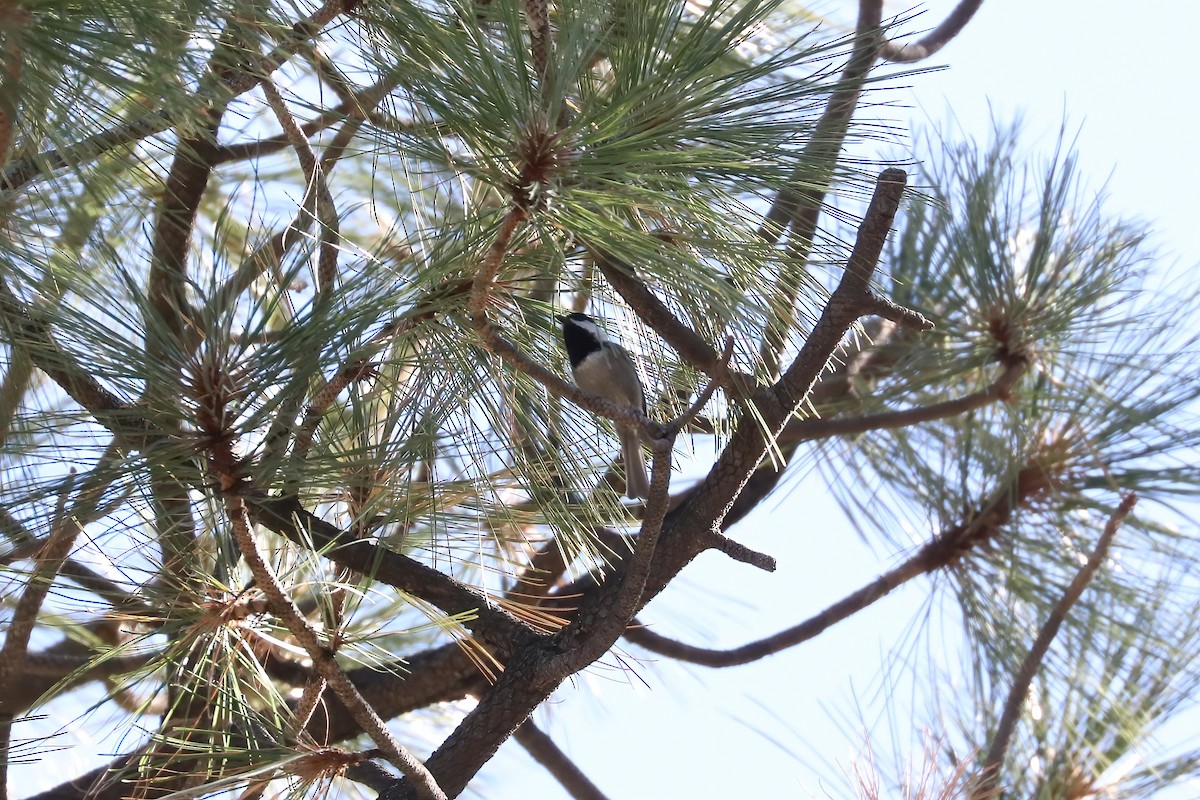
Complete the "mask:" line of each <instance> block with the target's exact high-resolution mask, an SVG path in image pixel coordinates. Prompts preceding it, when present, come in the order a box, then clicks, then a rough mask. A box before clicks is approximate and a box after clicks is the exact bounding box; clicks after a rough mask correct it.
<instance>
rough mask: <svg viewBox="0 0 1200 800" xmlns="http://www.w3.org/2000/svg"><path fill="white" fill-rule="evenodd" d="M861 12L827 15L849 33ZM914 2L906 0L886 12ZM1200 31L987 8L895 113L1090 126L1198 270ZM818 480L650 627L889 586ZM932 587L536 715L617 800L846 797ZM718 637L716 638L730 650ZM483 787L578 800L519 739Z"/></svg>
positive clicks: (686, 585)
mask: <svg viewBox="0 0 1200 800" xmlns="http://www.w3.org/2000/svg"><path fill="white" fill-rule="evenodd" d="M953 5H954V3H952V2H949V0H935V1H934V2H930V3H928V4H926V5H925V6H924V7H925V8H926V9H927V11H926V13H925V14H923V15H922V16H920V17H918V18H917V20H915V22H914V23H913V24H912V25H910V29H913V30H917V29H920V28H922V27H925V28H928V27H932V26H933V25H936V24H937V22H939V21H940V20H941V19H942V18H943V17H944V15H945V13H946V11H947V10H949V9H950V8H951V7H953ZM855 7H856V6H855V4H853V3H848V2H842V3H841V4H840V5H834V4H827V5H826V6H825V8H826V10H827V11H828V13H829V14H830V15H831V16H833V17H835V18H841V19H849V20H852V19H853V11H854V8H855ZM913 8H914V4H913V3H909V2H901V3H897V2H889V3H888V4H887V13H888V14H902V13H904V12H907V11H909V10H910V9H913ZM1197 30H1200V5H1198V4H1193V3H1190V2H1179V0H1150V1H1149V2H1143V3H1136V4H1135V3H1118V2H1109V1H1105V0H1102V1H1100V2H1083V0H984V4H983V8H982V9H981V10H980V12H979V14H977V16H976V18H975V19H974V20H972V22H971V24H970V25H969V26H968V27H967V29H966V30H965V31H964V32H963V34H962V35H961V36H960V37H959V38H958V39H956V40H955V41H954V42H952V43H951V44H950V45H949V46H947V47H946V48H945V49H944V50H942V51H941V52H940V53H938V54H937V55H936V56H935V57H934V58H933V59H931V60H930V62H928V63H930V64H939V65H947V66H948V67H949V69H946V70H943V71H941V72H937V73H933V74H925V75H919V76H914V77H911V78H908V79H906V80H905V81H904V83H906V84H910V85H911V87H912V88H911V89H907V90H904V91H902V92H900V93H898V96H897V97H896V98H895V99H896V100H899V101H901V102H905V103H908V104H910V105H911V108H909V109H907V110H902V109H898V110H897V111H896V114H897V117H898V118H900V119H901V120H902V121H903V122H905V123H907V124H910V125H914V126H918V127H919V126H928V125H930V124H941V123H945V122H946V120H948V119H949V118H951V116H953V118H954V119H955V120H956V127H957V128H958V129H960V131H961V134H962V135H966V136H970V137H973V138H977V139H980V140H986V138H987V136H988V134H989V132H990V130H991V128H992V119H993V118H994V119H997V120H999V121H1002V122H1005V121H1008V120H1011V119H1012V118H1013V117H1014V115H1016V114H1017V113H1021V114H1022V115H1023V117H1024V120H1025V123H1026V124H1025V130H1026V134H1027V135H1026V138H1025V139H1024V141H1025V142H1026V144H1028V145H1029V146H1030V147H1033V148H1037V147H1041V148H1046V149H1049V148H1051V147H1053V145H1054V143H1055V137H1056V136H1057V133H1058V130H1059V128H1060V127H1061V125H1062V123H1063V121H1064V119H1065V120H1066V122H1067V128H1068V130H1069V131H1072V132H1074V131H1076V130H1078V132H1079V135H1078V138H1077V151H1078V155H1079V159H1080V171H1081V173H1082V175H1084V176H1085V177H1086V178H1087V180H1088V182H1089V184H1090V185H1091V186H1092V187H1093V188H1096V189H1099V188H1101V187H1102V186H1104V185H1105V184H1107V190H1106V193H1107V195H1108V201H1107V202H1106V208H1107V209H1108V210H1109V211H1110V212H1111V213H1114V214H1120V215H1124V216H1128V217H1135V218H1140V219H1144V220H1148V221H1151V222H1152V223H1153V228H1154V229H1155V230H1156V231H1157V232H1158V234H1157V236H1156V237H1155V241H1156V242H1157V243H1158V245H1159V252H1160V253H1161V254H1162V257H1163V266H1164V267H1166V266H1168V265H1170V264H1178V265H1187V266H1190V265H1193V264H1196V263H1197V262H1200V233H1198V228H1197V223H1196V220H1195V217H1196V213H1197V209H1196V205H1197V204H1196V201H1195V197H1196V193H1197V188H1198V187H1200V162H1198V160H1197V154H1196V153H1195V149H1194V143H1195V140H1196V131H1197V130H1200V125H1197V120H1196V119H1194V117H1195V116H1196V112H1195V107H1196V104H1197V94H1198V93H1197V91H1196V89H1195V88H1194V86H1193V80H1194V78H1193V77H1192V75H1191V72H1190V69H1187V68H1185V64H1186V62H1187V61H1188V60H1190V59H1186V58H1185V54H1188V53H1191V52H1192V51H1193V48H1194V46H1195V45H1194V39H1195V35H1196V31H1197ZM916 155H917V157H918V158H919V157H920V155H921V154H919V153H917V154H916ZM817 483H818V482H815V481H814V482H810V483H808V484H806V485H805V486H804V487H803V488H801V489H800V490H798V491H797V492H795V493H793V494H791V495H790V496H788V497H785V498H780V499H777V500H775V501H774V502H773V503H769V504H768V505H769V506H770V508H768V509H765V510H764V511H765V513H763V512H760V513H759V514H758V515H757V516H755V517H753V518H752V519H751V520H748V521H747V522H745V523H743V524H742V525H741V526H739V527H738V529H737V535H738V538H740V539H742V540H744V541H747V542H748V543H750V544H752V545H754V546H756V547H760V548H761V549H764V550H766V551H768V552H770V553H772V554H773V555H775V556H776V557H777V558H778V560H779V563H780V569H779V571H778V572H776V573H775V574H773V575H766V574H763V573H756V572H754V571H753V570H751V569H750V568H748V567H743V566H740V565H735V564H731V563H730V562H729V561H728V560H727V559H723V558H721V557H716V556H711V557H705V558H701V559H700V560H699V561H698V562H697V563H696V564H694V565H693V566H691V567H689V568H688V569H687V570H685V572H684V573H683V576H682V583H683V585H682V586H678V587H675V586H673V587H672V589H671V590H670V591H668V592H667V593H666V594H665V595H664V596H663V597H662V598H660V599H659V600H656V601H655V603H654V604H652V605H651V607H650V608H649V609H648V610H647V613H646V614H645V615H644V616H645V618H646V619H648V620H658V621H661V622H662V623H663V624H664V625H667V624H669V626H670V627H664V628H660V629H659V630H660V631H661V632H663V633H666V634H668V635H678V636H679V637H680V638H683V639H686V640H687V641H691V642H696V643H701V642H707V643H710V644H714V645H718V646H733V645H737V644H741V643H743V642H745V641H747V640H750V639H753V638H756V637H759V636H762V635H766V634H768V633H773V632H774V631H775V630H777V629H778V628H780V627H784V626H786V625H788V624H793V623H795V622H798V621H799V620H801V619H803V618H805V617H807V616H809V615H810V614H812V613H813V612H816V611H818V610H820V609H821V608H823V607H824V606H826V605H827V604H828V603H830V602H832V601H834V600H836V599H838V598H840V597H841V596H842V595H844V594H845V593H846V592H848V591H851V590H853V589H856V588H858V587H859V586H861V585H862V583H864V582H865V581H866V580H869V579H870V578H872V577H874V576H875V575H876V574H877V573H878V572H879V571H880V569H881V567H882V566H884V564H882V563H881V562H880V561H878V560H877V559H878V555H877V554H872V553H870V552H868V551H867V550H866V549H865V548H864V547H863V546H862V545H861V544H859V542H858V540H857V538H856V536H855V534H854V533H853V531H852V529H851V527H850V526H849V525H848V524H846V523H845V522H844V521H843V519H842V518H841V516H840V513H839V512H838V510H837V509H836V508H835V507H833V505H832V503H831V501H830V500H829V498H828V496H827V495H826V493H825V492H823V491H821V490H820V489H819V486H817V485H816V484H817ZM810 487H811V488H810ZM831 565H834V566H835V567H836V569H831ZM731 579H744V581H745V587H748V588H749V591H748V593H747V594H746V595H745V596H739V597H732V596H730V597H727V599H726V601H725V602H724V603H717V602H714V598H713V597H712V596H711V594H710V593H711V591H712V590H711V588H709V587H711V586H728V585H729V583H728V582H729V581H730V580H731ZM739 588H742V587H739ZM927 591H928V583H926V582H920V581H918V582H916V585H914V586H911V587H906V588H905V589H902V590H900V591H898V592H897V593H895V595H893V596H890V597H888V598H885V599H884V600H883V601H881V602H880V603H878V604H877V605H876V606H875V607H873V608H871V609H868V610H867V611H866V612H864V613H863V614H861V615H858V616H857V617H855V618H854V619H852V620H850V621H848V622H846V623H844V624H843V625H840V626H838V627H837V628H835V629H833V630H831V631H829V632H827V633H825V634H823V635H822V636H820V637H818V638H817V639H815V640H813V641H811V642H809V643H806V644H805V645H803V646H802V647H799V648H796V649H795V650H793V651H791V652H787V653H783V654H780V655H777V656H775V657H773V658H770V659H768V660H766V661H764V662H761V663H758V664H752V665H748V666H744V667H735V668H732V669H728V670H715V671H714V670H706V669H702V668H699V667H694V668H693V667H680V666H677V665H669V664H665V663H661V662H660V663H656V664H654V665H650V666H645V667H643V668H640V669H639V670H638V672H639V673H640V675H641V677H642V678H644V679H645V681H646V683H647V684H649V685H648V686H644V685H641V684H637V683H635V684H634V685H629V684H627V683H622V682H621V681H620V679H619V678H614V677H612V675H611V674H610V673H615V671H603V670H597V669H593V670H591V671H590V672H589V673H588V674H585V675H583V676H581V677H580V678H579V682H578V685H577V687H567V688H564V689H563V690H562V691H560V692H559V693H558V694H557V695H556V696H555V701H552V702H551V703H550V704H548V708H544V709H543V710H541V711H540V712H539V714H538V715H537V720H538V722H539V723H540V724H541V725H543V727H544V728H546V729H547V730H548V731H549V732H550V733H551V734H552V735H553V736H554V737H555V739H556V741H558V742H559V744H560V745H561V746H562V747H564V748H565V749H567V750H568V751H569V752H570V753H571V755H572V756H573V757H574V758H575V759H576V761H577V763H578V764H579V765H580V766H581V767H582V768H583V770H584V771H585V772H586V773H587V774H588V775H590V776H591V777H592V778H593V779H594V780H595V781H596V782H597V784H598V785H599V786H600V788H601V789H602V790H604V791H605V792H606V793H607V794H608V795H609V796H610V797H611V798H614V800H643V798H668V797H670V798H677V797H689V798H697V800H704V798H717V797H771V798H776V797H778V798H792V797H795V798H808V797H817V798H825V797H831V798H839V797H844V796H845V789H844V785H837V784H827V785H822V784H821V783H820V782H818V780H817V778H816V777H815V776H816V775H818V774H830V771H831V769H834V770H836V769H837V767H832V768H829V767H826V768H822V767H821V766H820V765H819V764H818V763H817V758H818V756H817V754H818V753H819V754H820V757H823V758H825V759H828V761H829V763H836V764H838V765H840V766H841V767H842V768H843V769H846V770H849V769H850V768H851V763H852V761H853V759H854V758H855V757H856V756H857V755H858V751H857V749H856V747H855V741H854V739H855V738H857V737H860V736H861V732H857V731H856V732H854V733H853V735H852V737H851V739H850V740H846V739H844V738H842V737H841V736H840V734H839V733H838V731H839V728H843V727H844V725H842V724H841V722H842V720H841V719H840V718H839V717H838V715H839V714H850V715H851V716H852V717H853V714H854V713H855V712H854V711H853V708H854V702H855V701H854V698H855V697H859V698H862V700H863V702H864V704H868V705H869V704H870V702H871V700H872V695H873V693H874V692H876V691H877V690H876V686H877V683H876V682H875V681H874V677H875V675H876V673H877V672H878V667H879V664H880V662H881V660H882V659H883V658H884V655H885V653H886V652H887V651H888V650H889V648H890V647H891V646H892V645H893V644H894V641H895V638H896V637H897V635H898V633H899V632H900V631H902V630H903V629H905V627H906V626H907V625H908V624H909V622H910V620H911V619H912V618H913V616H914V615H916V614H919V613H920V611H921V609H922V601H923V599H924V593H925V592H927ZM697 607H700V608H704V609H717V610H716V611H715V615H716V616H717V618H716V619H705V620H690V621H689V620H688V617H687V615H688V614H689V613H693V614H694V613H695V612H694V611H690V612H689V609H695V608H697ZM703 630H710V631H713V630H716V631H719V633H716V634H715V640H714V639H709V638H706V637H703V636H702V635H701V631H703ZM630 655H638V651H634V650H633V649H632V648H631V652H630ZM902 685H904V684H902ZM897 722H899V723H900V724H907V723H908V720H897ZM878 756H879V758H880V760H882V761H890V760H891V759H892V758H893V756H892V754H890V753H886V752H885V753H879V754H878ZM483 775H484V779H483V782H486V785H478V786H479V789H480V790H481V792H482V793H484V794H486V796H487V797H489V798H492V800H518V798H520V799H521V800H528V799H529V798H538V799H539V800H555V799H556V798H559V797H565V794H563V793H562V791H561V789H559V788H558V787H557V784H555V783H554V781H553V780H552V779H550V778H549V777H548V776H547V775H546V773H545V772H544V771H543V770H542V769H541V767H539V766H538V765H536V764H534V763H533V762H532V761H530V760H529V759H528V758H527V757H526V756H525V755H524V754H523V751H521V750H520V748H519V746H517V745H516V744H515V743H511V742H510V743H509V744H507V745H505V747H504V749H503V750H502V752H501V756H500V758H498V759H497V760H496V762H494V763H493V765H491V766H489V767H488V768H487V769H486V770H485V772H484V773H483ZM483 782H481V783H483ZM1185 794H1186V792H1185ZM1178 796H1180V797H1182V796H1184V795H1178Z"/></svg>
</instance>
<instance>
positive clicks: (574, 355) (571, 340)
mask: <svg viewBox="0 0 1200 800" xmlns="http://www.w3.org/2000/svg"><path fill="white" fill-rule="evenodd" d="M558 321H559V322H561V323H562V329H563V342H564V343H565V344H566V347H567V358H569V359H570V360H571V366H572V367H576V366H578V365H579V362H581V361H583V360H584V359H585V358H587V357H588V355H590V354H591V353H594V352H596V351H597V350H599V349H600V348H601V346H602V345H603V344H604V342H606V341H608V337H607V336H605V335H604V331H603V330H601V328H600V326H599V325H597V324H596V321H595V320H594V319H592V318H591V317H589V316H588V315H587V314H581V313H579V312H578V311H575V312H573V313H570V314H564V315H562V316H560V317H558Z"/></svg>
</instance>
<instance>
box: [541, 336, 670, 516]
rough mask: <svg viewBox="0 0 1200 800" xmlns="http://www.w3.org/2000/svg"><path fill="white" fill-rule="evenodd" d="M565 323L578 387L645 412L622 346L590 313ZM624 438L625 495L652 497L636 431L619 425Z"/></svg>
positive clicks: (639, 384)
mask: <svg viewBox="0 0 1200 800" xmlns="http://www.w3.org/2000/svg"><path fill="white" fill-rule="evenodd" d="M558 319H559V321H560V322H562V327H563V342H564V343H565V344H566V347H567V358H569V359H570V360H571V374H572V375H574V376H575V385H576V386H578V387H579V388H580V389H583V390H584V391H585V392H591V393H592V394H594V395H598V396H600V397H603V398H605V399H606V400H611V401H613V402H614V403H619V404H620V405H623V406H629V407H630V408H636V409H637V410H638V411H641V412H642V413H643V414H645V413H646V396H645V393H644V392H643V390H642V381H641V379H640V378H639V377H638V371H637V367H636V366H635V365H634V363H633V359H632V358H631V357H630V356H629V353H628V352H627V351H626V350H625V348H624V347H621V345H619V344H616V343H615V342H610V341H609V340H608V337H607V336H605V335H604V331H602V330H600V327H599V326H598V325H596V321H595V320H593V319H592V318H591V317H589V316H588V315H587V314H579V313H575V314H567V315H566V316H564V317H559V318H558ZM617 435H618V436H619V437H620V439H621V457H622V460H624V462H625V494H626V496H628V497H631V498H638V497H641V498H645V497H649V496H650V479H649V478H647V477H646V460H645V459H644V458H643V457H642V447H641V441H640V440H639V438H638V432H637V429H636V428H630V427H628V426H626V425H622V424H621V423H618V424H617Z"/></svg>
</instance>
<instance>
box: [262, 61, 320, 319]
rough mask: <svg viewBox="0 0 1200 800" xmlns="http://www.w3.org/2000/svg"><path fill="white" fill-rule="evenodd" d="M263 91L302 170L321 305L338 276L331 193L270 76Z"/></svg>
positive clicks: (318, 164)
mask: <svg viewBox="0 0 1200 800" xmlns="http://www.w3.org/2000/svg"><path fill="white" fill-rule="evenodd" d="M262 91H263V95H264V96H265V97H266V98H267V104H268V105H269V106H270V107H271V111H273V112H274V113H275V119H276V120H277V121H278V122H279V126H280V127H281V128H283V132H284V134H285V135H286V136H287V137H288V142H289V143H290V144H291V146H292V149H293V150H295V151H296V158H297V160H299V162H300V168H301V169H302V170H303V171H304V179H305V181H306V182H307V185H306V187H305V190H304V199H303V200H302V201H301V203H300V207H301V209H303V210H304V211H306V212H307V213H308V214H310V215H311V216H312V218H313V219H315V220H316V221H317V224H318V225H319V226H320V242H321V245H320V253H319V255H318V257H317V270H316V287H317V301H318V303H320V304H322V305H324V304H325V303H328V301H329V299H330V298H331V297H332V292H333V282H334V280H335V278H336V275H337V257H338V246H337V242H338V215H337V206H336V205H335V204H334V202H333V194H332V193H330V191H329V183H328V181H327V180H326V177H325V170H324V169H323V162H322V161H318V160H317V154H316V153H314V152H313V149H312V145H310V144H309V143H308V139H307V137H305V135H304V132H303V131H302V130H301V129H300V125H299V124H298V123H297V122H296V118H295V117H294V116H292V112H291V111H289V110H288V107H287V103H286V102H284V99H283V96H282V95H281V94H280V93H279V90H278V89H277V88H276V87H275V84H274V82H273V81H272V80H271V78H270V77H266V78H263V81H262ZM306 227H307V226H306Z"/></svg>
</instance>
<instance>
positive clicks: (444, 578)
mask: <svg viewBox="0 0 1200 800" xmlns="http://www.w3.org/2000/svg"><path fill="white" fill-rule="evenodd" d="M246 503H247V506H248V509H249V513H250V516H251V518H252V519H253V520H254V521H255V522H256V523H258V524H260V525H262V526H263V527H265V528H267V529H269V530H272V531H274V532H276V533H278V534H280V535H281V536H285V537H287V538H288V539H290V540H291V541H293V542H294V543H296V544H298V545H300V546H301V547H304V548H309V547H311V548H313V549H314V550H316V551H317V552H319V553H321V554H322V555H323V556H325V557H326V558H328V559H329V560H330V561H332V562H334V563H335V564H339V565H341V566H343V567H346V568H348V569H352V570H354V571H355V572H359V573H361V574H363V575H370V576H371V577H372V578H373V579H374V580H377V581H379V582H381V583H384V584H386V585H388V586H393V587H395V588H397V589H399V590H401V591H402V592H405V593H406V594H410V595H412V596H414V597H419V598H421V599H422V600H424V601H426V602H429V603H431V604H433V605H434V606H437V607H438V608H439V609H441V610H442V611H444V612H445V613H446V614H448V615H450V616H454V617H458V618H460V619H461V622H462V624H463V625H464V626H466V627H467V628H468V629H469V630H471V631H472V632H473V633H474V634H475V635H476V636H478V637H479V638H480V639H481V640H483V641H484V642H486V643H487V644H489V645H490V646H492V647H495V648H498V649H499V651H500V653H502V654H503V653H506V652H508V651H509V649H510V648H512V647H514V646H516V645H519V644H521V643H522V642H525V641H528V640H529V639H530V638H540V637H542V636H543V634H541V633H539V632H538V631H536V630H534V629H533V628H532V627H530V626H528V625H527V624H525V623H523V622H522V621H520V620H519V619H517V618H516V617H514V616H512V615H511V614H509V613H508V612H506V611H504V610H502V609H500V608H498V607H496V606H495V604H493V603H492V602H491V600H490V599H489V598H488V597H487V595H485V594H483V593H481V592H479V591H477V590H475V589H472V588H470V587H469V586H464V585H463V584H461V583H459V582H458V581H456V580H454V579H453V578H451V577H450V576H448V575H446V574H444V573H442V572H440V571H438V570H436V569H434V568H433V567H429V566H426V565H425V564H422V563H421V562H420V561H417V560H416V559H413V558H410V557H409V556H406V555H404V554H402V553H396V552H393V551H391V550H388V549H387V548H383V547H379V546H378V545H375V544H373V543H372V542H370V541H367V540H364V539H355V538H354V537H353V536H352V535H351V534H349V533H347V532H344V531H342V530H341V529H339V528H338V527H336V526H335V525H331V524H330V523H328V522H326V521H325V520H323V519H321V518H320V517H317V516H315V515H314V514H312V513H311V512H309V511H307V510H305V509H304V508H303V507H302V506H301V505H300V503H299V501H298V500H297V499H295V498H292V497H284V498H264V497H259V496H255V495H253V494H251V493H247V495H246Z"/></svg>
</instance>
